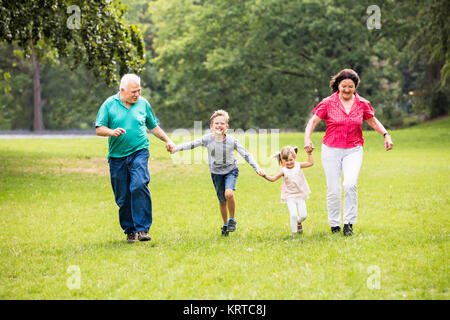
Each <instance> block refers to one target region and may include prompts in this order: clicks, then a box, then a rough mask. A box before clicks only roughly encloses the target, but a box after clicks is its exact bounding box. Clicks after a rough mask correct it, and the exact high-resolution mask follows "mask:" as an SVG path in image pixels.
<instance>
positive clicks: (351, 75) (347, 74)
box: [330, 69, 359, 92]
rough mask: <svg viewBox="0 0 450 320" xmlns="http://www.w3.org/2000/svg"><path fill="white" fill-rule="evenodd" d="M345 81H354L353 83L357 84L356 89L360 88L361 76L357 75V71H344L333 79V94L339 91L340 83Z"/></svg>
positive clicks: (331, 86) (331, 84)
mask: <svg viewBox="0 0 450 320" xmlns="http://www.w3.org/2000/svg"><path fill="white" fill-rule="evenodd" d="M345 79H350V80H353V82H354V83H355V89H356V88H358V84H359V76H358V74H357V73H356V71H354V70H352V69H343V70H341V71H339V72H338V73H337V74H335V75H334V76H333V77H332V78H331V81H330V88H331V90H333V92H337V91H338V90H339V83H340V82H341V81H342V80H345Z"/></svg>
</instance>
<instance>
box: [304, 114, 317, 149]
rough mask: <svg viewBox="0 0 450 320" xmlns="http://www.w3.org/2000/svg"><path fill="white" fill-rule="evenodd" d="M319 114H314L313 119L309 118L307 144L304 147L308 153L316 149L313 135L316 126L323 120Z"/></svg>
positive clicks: (306, 130)
mask: <svg viewBox="0 0 450 320" xmlns="http://www.w3.org/2000/svg"><path fill="white" fill-rule="evenodd" d="M321 120H322V119H320V118H319V117H318V116H316V115H315V114H313V116H312V117H311V119H309V121H308V124H307V125H306V128H305V146H304V147H303V148H304V149H305V151H306V152H307V153H311V152H313V150H314V145H313V143H312V141H311V135H312V133H313V132H314V129H315V128H316V126H317V124H318V123H319V122H320V121H321Z"/></svg>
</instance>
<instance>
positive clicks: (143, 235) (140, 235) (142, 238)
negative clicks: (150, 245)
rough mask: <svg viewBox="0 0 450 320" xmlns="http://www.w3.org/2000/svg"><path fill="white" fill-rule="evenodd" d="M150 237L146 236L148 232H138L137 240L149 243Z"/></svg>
mask: <svg viewBox="0 0 450 320" xmlns="http://www.w3.org/2000/svg"><path fill="white" fill-rule="evenodd" d="M150 239H151V238H150V236H149V235H148V232H145V231H139V232H138V240H139V241H150Z"/></svg>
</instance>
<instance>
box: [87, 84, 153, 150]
mask: <svg viewBox="0 0 450 320" xmlns="http://www.w3.org/2000/svg"><path fill="white" fill-rule="evenodd" d="M158 123H159V121H158V119H156V116H155V114H154V113H153V110H152V107H151V106H150V103H148V101H147V100H146V99H145V98H143V97H139V100H138V101H137V102H136V103H134V104H132V105H131V106H130V108H129V109H127V107H125V105H124V104H123V103H122V101H121V100H120V97H119V93H117V94H116V95H114V96H111V97H109V98H108V99H106V101H105V102H104V103H103V104H102V106H101V107H100V109H99V111H98V114H97V119H96V121H95V126H96V127H101V126H105V127H107V128H110V129H117V128H123V129H125V130H126V131H127V132H126V133H124V134H122V135H121V136H120V137H109V138H108V145H109V153H108V159H109V158H111V157H114V158H120V157H126V156H128V155H130V154H132V153H133V152H136V151H138V150H141V149H144V148H146V149H148V146H149V140H148V134H147V130H146V128H148V129H149V130H152V129H153V128H155V127H156V126H157V125H158Z"/></svg>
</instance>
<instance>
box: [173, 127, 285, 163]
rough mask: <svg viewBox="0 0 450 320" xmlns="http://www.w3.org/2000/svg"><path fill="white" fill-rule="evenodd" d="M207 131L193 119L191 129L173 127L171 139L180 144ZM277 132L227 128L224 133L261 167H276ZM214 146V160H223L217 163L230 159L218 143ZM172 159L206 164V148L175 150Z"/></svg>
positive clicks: (278, 139)
mask: <svg viewBox="0 0 450 320" xmlns="http://www.w3.org/2000/svg"><path fill="white" fill-rule="evenodd" d="M209 132H210V131H209V130H203V126H202V121H194V130H193V131H192V130H188V129H175V130H174V131H173V132H172V141H173V142H174V143H175V144H177V145H180V144H183V143H188V142H191V141H195V140H198V139H201V138H202V137H203V136H204V135H206V134H208V133H209ZM279 132H280V130H279V129H247V130H243V129H228V130H227V131H226V134H227V135H232V136H233V137H235V138H236V140H238V141H239V143H240V144H241V145H242V146H244V148H246V149H247V150H248V152H249V153H250V154H251V155H252V157H253V159H254V160H255V161H256V162H257V163H258V164H259V165H260V166H261V167H264V168H266V169H268V168H272V169H274V168H277V167H278V164H277V162H276V160H275V159H274V158H272V155H273V154H275V153H276V152H278V151H280V137H279ZM216 148H217V150H214V152H215V154H216V160H218V161H223V163H218V164H227V163H228V161H229V160H230V159H227V158H226V154H224V152H223V149H220V148H221V146H220V144H218V145H217V146H216ZM222 154H223V157H222V156H220V157H217V155H222ZM236 159H237V160H238V163H243V162H245V160H244V159H243V158H242V157H236ZM172 161H173V162H174V163H175V164H208V150H207V149H206V148H202V147H198V148H194V149H192V150H185V151H181V152H176V153H173V154H172ZM216 164H217V163H216Z"/></svg>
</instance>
